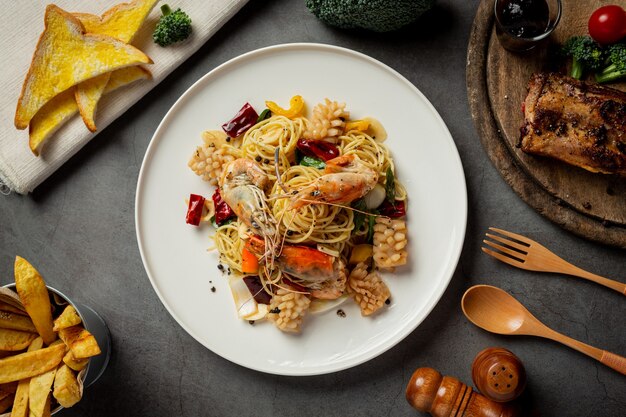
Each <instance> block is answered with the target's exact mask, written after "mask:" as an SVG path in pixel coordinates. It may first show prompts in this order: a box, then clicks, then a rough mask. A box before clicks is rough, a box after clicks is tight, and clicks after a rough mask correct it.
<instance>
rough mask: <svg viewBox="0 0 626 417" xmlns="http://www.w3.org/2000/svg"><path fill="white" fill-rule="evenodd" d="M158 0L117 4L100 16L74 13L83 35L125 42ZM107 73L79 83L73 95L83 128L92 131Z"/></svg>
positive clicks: (106, 81)
mask: <svg viewBox="0 0 626 417" xmlns="http://www.w3.org/2000/svg"><path fill="white" fill-rule="evenodd" d="M157 2H158V0H135V1H132V2H130V3H121V4H118V5H116V6H114V7H112V8H110V9H109V10H107V11H106V12H104V13H103V14H102V17H100V16H96V15H93V14H88V13H74V16H75V17H77V18H78V20H80V21H81V23H82V24H83V26H84V27H85V30H86V31H87V33H95V34H99V35H107V36H112V37H114V38H117V39H119V40H121V41H122V42H126V43H129V42H130V41H131V40H132V39H133V37H134V36H135V33H137V31H138V30H139V28H140V27H141V25H142V24H143V22H144V21H145V20H146V17H148V14H149V13H150V11H151V10H152V9H153V8H154V6H155V5H156V4H157ZM109 77H110V73H106V74H102V75H99V76H97V77H94V78H92V79H90V80H87V81H84V82H82V83H80V84H79V85H78V86H77V88H76V92H75V97H76V103H77V104H78V110H79V112H80V115H81V117H82V118H83V121H84V122H85V125H86V126H87V128H88V129H89V130H91V131H92V132H95V131H96V122H95V114H96V107H97V106H98V101H100V97H101V96H102V94H103V93H104V89H105V87H106V85H107V83H108V82H109Z"/></svg>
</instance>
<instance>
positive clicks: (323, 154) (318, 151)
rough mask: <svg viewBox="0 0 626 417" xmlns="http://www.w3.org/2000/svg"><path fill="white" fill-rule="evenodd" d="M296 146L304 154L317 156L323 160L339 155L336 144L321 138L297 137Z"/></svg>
mask: <svg viewBox="0 0 626 417" xmlns="http://www.w3.org/2000/svg"><path fill="white" fill-rule="evenodd" d="M296 147H297V148H298V150H299V151H300V152H302V153H303V154H304V155H307V156H312V157H315V158H319V159H321V160H322V161H324V162H326V161H328V160H330V159H333V158H337V157H338V156H339V148H338V147H337V145H335V144H333V143H330V142H325V141H323V140H310V139H298V143H297V144H296Z"/></svg>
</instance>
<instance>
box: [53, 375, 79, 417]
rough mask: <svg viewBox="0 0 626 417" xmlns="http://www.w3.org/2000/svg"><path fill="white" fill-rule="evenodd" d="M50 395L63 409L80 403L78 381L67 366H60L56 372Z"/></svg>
mask: <svg viewBox="0 0 626 417" xmlns="http://www.w3.org/2000/svg"><path fill="white" fill-rule="evenodd" d="M52 395H54V398H56V400H57V401H58V403H59V404H61V406H63V407H65V408H68V407H71V406H73V405H74V404H76V403H77V402H78V401H80V398H81V392H80V385H79V384H78V379H77V378H76V375H74V372H73V371H72V370H71V369H70V368H69V367H68V366H67V365H61V366H60V367H59V369H58V370H57V375H56V377H55V378H54V391H53V393H52Z"/></svg>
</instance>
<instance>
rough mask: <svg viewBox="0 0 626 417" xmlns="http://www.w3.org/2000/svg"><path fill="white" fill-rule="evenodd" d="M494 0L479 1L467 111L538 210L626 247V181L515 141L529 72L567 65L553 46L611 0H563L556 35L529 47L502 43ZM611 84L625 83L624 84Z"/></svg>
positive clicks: (500, 165) (509, 177)
mask: <svg viewBox="0 0 626 417" xmlns="http://www.w3.org/2000/svg"><path fill="white" fill-rule="evenodd" d="M493 3H494V1H493V0H482V1H481V3H480V5H479V7H478V12H477V13H476V17H475V19H474V24H473V27H472V33H471V35H470V41H469V46H468V55H467V92H468V99H469V104H470V110H471V113H472V118H473V119H474V123H475V125H476V128H477V130H478V133H479V136H480V138H481V142H482V144H483V146H484V148H485V150H486V151H487V154H488V155H489V158H490V159H491V161H492V162H493V164H494V166H495V167H496V168H497V169H498V170H499V171H500V174H501V175H502V176H503V178H504V179H505V181H506V182H507V183H508V184H509V185H510V186H511V187H512V188H513V190H514V191H515V192H516V193H517V194H518V195H519V196H520V197H521V198H522V199H523V200H524V201H525V202H526V203H528V204H529V205H530V206H532V207H533V208H534V209H535V210H537V211H538V212H539V213H540V214H541V215H543V216H545V217H546V218H548V219H550V220H551V221H553V222H555V223H557V224H558V225H559V226H561V227H563V228H564V229H566V230H569V231H570V232H572V233H575V234H577V235H579V236H581V237H584V238H587V239H591V240H594V241H597V242H600V243H604V244H608V245H612V246H617V247H621V248H625V249H626V180H624V179H623V178H619V177H617V176H612V175H602V174H593V173H590V172H587V171H585V170H583V169H580V168H576V167H572V166H569V165H566V164H564V163H561V162H558V161H554V160H549V159H546V158H538V157H534V156H530V155H526V154H524V153H523V152H522V151H521V150H520V149H518V148H517V147H516V145H517V143H518V141H519V135H520V133H519V128H520V126H521V125H522V123H523V120H524V115H523V113H522V111H521V103H522V101H523V99H524V97H525V96H526V93H527V85H528V80H529V79H530V76H531V74H532V73H533V72H539V71H542V70H554V69H557V68H555V65H562V60H561V59H560V58H557V56H556V54H555V50H556V49H555V46H556V45H557V44H558V43H560V42H562V41H563V40H565V39H567V38H569V37H570V36H572V35H581V34H586V33H587V19H588V16H589V15H590V14H591V12H592V11H593V10H594V9H596V8H597V7H599V6H601V5H602V4H606V1H605V2H603V1H599V0H589V1H585V2H583V1H580V2H578V1H576V2H573V1H563V14H562V18H561V22H560V23H559V25H558V27H557V29H556V30H555V32H554V33H553V35H552V36H551V38H550V39H549V40H548V41H547V42H545V43H544V44H542V45H540V46H538V47H537V48H535V49H534V50H533V51H531V52H529V53H525V54H513V53H510V52H507V51H505V50H504V49H503V48H502V47H501V46H500V44H499V42H498V40H497V38H496V35H495V28H494V19H493ZM560 70H561V71H563V70H564V68H560ZM611 87H614V88H619V89H621V90H626V84H624V83H622V84H617V85H616V84H614V85H611Z"/></svg>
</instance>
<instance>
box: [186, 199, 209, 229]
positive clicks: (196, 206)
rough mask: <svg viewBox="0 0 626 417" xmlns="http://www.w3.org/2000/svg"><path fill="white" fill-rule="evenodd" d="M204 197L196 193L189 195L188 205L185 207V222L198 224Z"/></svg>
mask: <svg viewBox="0 0 626 417" xmlns="http://www.w3.org/2000/svg"><path fill="white" fill-rule="evenodd" d="M204 200H205V198H204V197H202V196H201V195H198V194H191V195H190V196H189V207H188V208H187V217H186V219H185V221H186V222H187V224H191V225H193V226H198V225H199V224H200V218H201V217H202V209H203V208H204Z"/></svg>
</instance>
